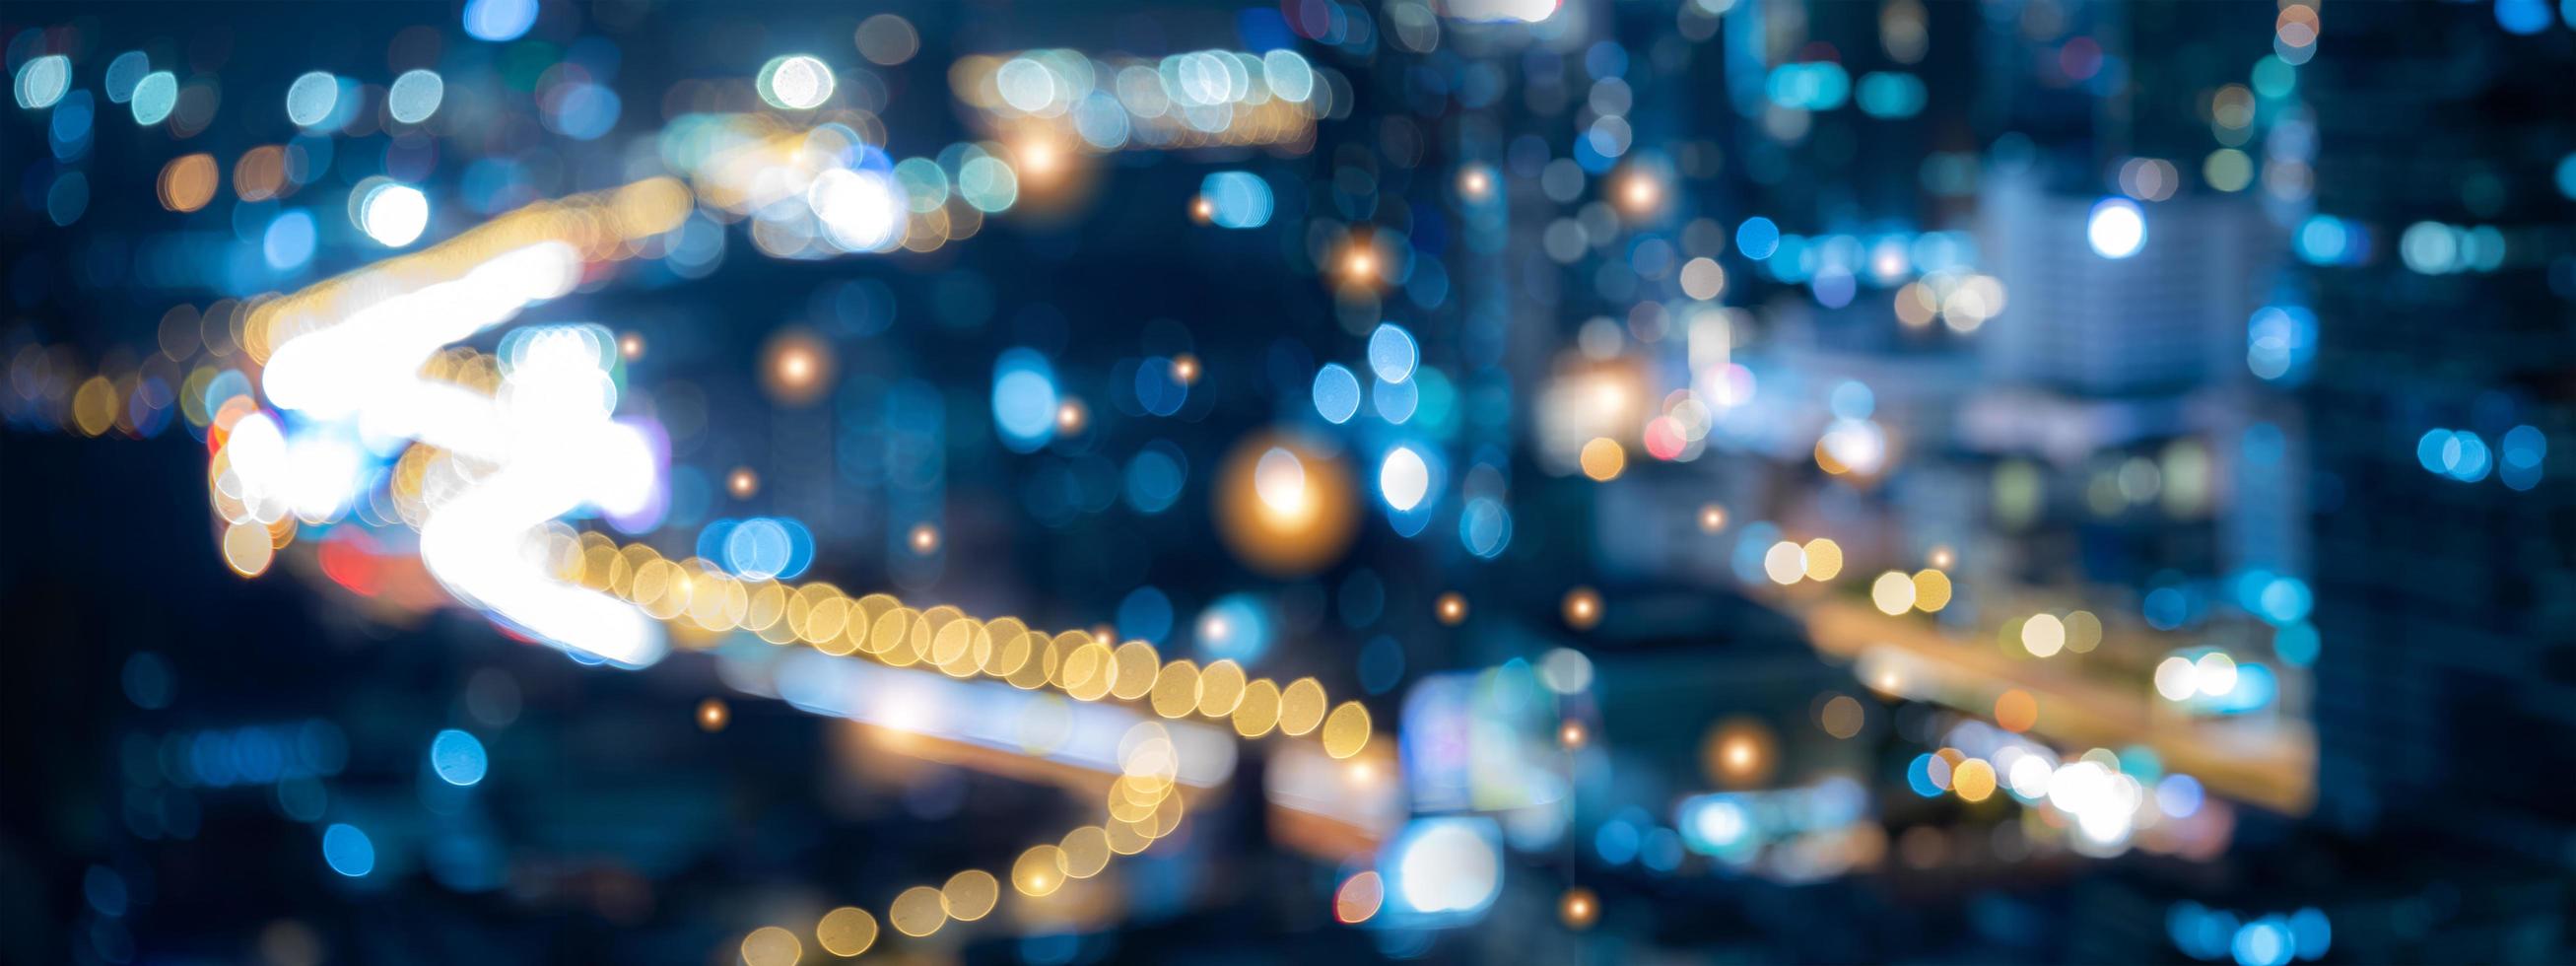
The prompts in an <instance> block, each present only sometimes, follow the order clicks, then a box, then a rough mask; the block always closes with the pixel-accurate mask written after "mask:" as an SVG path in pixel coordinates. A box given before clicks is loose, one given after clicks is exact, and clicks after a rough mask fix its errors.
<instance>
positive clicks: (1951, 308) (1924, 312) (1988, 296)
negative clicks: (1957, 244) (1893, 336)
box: [1895, 271, 2006, 333]
mask: <svg viewBox="0 0 2576 966" xmlns="http://www.w3.org/2000/svg"><path fill="white" fill-rule="evenodd" d="M1895 298H1896V321H1897V322H1898V323H1899V324H1902V325H1903V326H1905V327H1906V328H1909V329H1922V328H1925V327H1928V326H1930V325H1931V324H1932V323H1933V322H1935V321H1938V322H1940V323H1941V324H1942V325H1944V326H1947V327H1949V329H1950V331H1952V332H1960V333H1967V332H1974V331H1977V328H1978V327H1979V326H1982V325H1985V324H1986V320H1988V319H1991V318H1994V317H1995V316H1997V315H2001V314H2003V311H2004V306H2005V304H2006V299H2005V292H2004V285H2003V282H2002V281H2000V280H1998V279H1996V278H1995V277H1994V276H1992V275H1979V274H1974V273H1963V272H1956V271H1936V272H1930V273H1926V274H1925V275H1924V276H1923V277H1922V278H1919V279H1916V280H1914V281H1911V282H1907V283H1905V284H1904V285H1902V286H1899V287H1898V288H1897V289H1896V296H1895Z"/></svg>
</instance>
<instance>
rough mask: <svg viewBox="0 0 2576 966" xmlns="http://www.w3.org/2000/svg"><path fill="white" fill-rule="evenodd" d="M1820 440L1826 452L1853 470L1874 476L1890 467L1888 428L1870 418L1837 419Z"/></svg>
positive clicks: (1826, 429)
mask: <svg viewBox="0 0 2576 966" xmlns="http://www.w3.org/2000/svg"><path fill="white" fill-rule="evenodd" d="M1817 442H1819V443H1822V444H1824V449H1825V455H1827V456H1830V457H1833V459H1834V462H1837V463H1840V464H1842V465H1843V467H1844V468H1845V469H1848V470H1850V471H1851V472H1854V473H1858V474H1860V475H1862V476H1875V475H1877V474H1878V471H1880V470H1883V469H1886V468H1887V431H1886V430H1882V429H1880V428H1878V424H1877V423H1874V422H1870V421H1869V420H1866V419H1837V420H1834V421H1833V423H1832V425H1829V426H1827V427H1826V428H1825V435H1824V436H1823V438H1821V439H1819V440H1817Z"/></svg>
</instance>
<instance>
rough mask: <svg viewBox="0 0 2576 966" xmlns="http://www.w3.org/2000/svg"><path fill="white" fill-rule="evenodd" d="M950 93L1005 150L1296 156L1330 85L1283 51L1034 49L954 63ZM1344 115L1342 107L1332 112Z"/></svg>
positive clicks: (1326, 105) (1326, 107)
mask: <svg viewBox="0 0 2576 966" xmlns="http://www.w3.org/2000/svg"><path fill="white" fill-rule="evenodd" d="M948 78H949V86H950V88H951V89H952V90H954V91H955V92H956V94H957V97H958V99H960V100H962V101H965V102H966V103H967V104H968V105H969V106H971V107H974V108H976V109H977V111H978V113H979V116H980V117H981V118H982V119H983V120H984V121H985V122H986V123H987V124H988V125H989V126H990V127H991V129H992V131H993V133H994V134H995V135H997V136H999V137H1000V138H1001V139H1002V140H1004V141H1005V142H1008V143H1014V144H1019V143H1030V142H1035V143H1045V144H1051V145H1054V146H1056V147H1057V148H1058V149H1061V150H1077V151H1083V152H1086V153H1095V154H1096V153H1103V152H1109V151H1118V150H1123V149H1128V148H1144V149H1179V148H1195V147H1217V146H1227V145H1270V146H1276V147H1280V148H1285V149H1292V150H1302V149H1304V148H1305V147H1306V146H1307V145H1309V144H1311V143H1312V142H1313V140H1314V133H1315V121H1316V120H1317V119H1318V118H1323V117H1329V116H1333V115H1334V113H1335V110H1336V103H1335V100H1334V96H1333V91H1334V89H1335V85H1336V81H1335V79H1334V78H1332V77H1330V76H1329V75H1327V74H1325V73H1324V72H1322V71H1319V70H1317V69H1316V68H1315V67H1314V66H1313V65H1311V64H1309V63H1307V61H1306V58H1304V57H1303V56H1300V55H1299V54H1298V53H1297V52H1295V51H1292V50H1274V51H1270V52H1269V53H1266V54H1251V53H1244V52H1239V51H1224V50H1202V51H1193V52H1190V53H1183V54H1174V55H1171V56H1169V57H1164V58H1161V59H1159V60H1146V59H1140V58H1131V57H1107V58H1102V59H1093V58H1091V57H1089V56H1087V55H1084V54H1082V53H1080V52H1078V51H1071V50H1033V51H1026V52H1022V53H1017V54H979V55H974V56H969V57H961V58H959V59H958V60H957V62H956V64H955V65H954V66H952V67H950V68H949V73H948ZM1339 109H1340V110H1345V111H1346V110H1348V105H1347V104H1343V105H1340V108H1339Z"/></svg>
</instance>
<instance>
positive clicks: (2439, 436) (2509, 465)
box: [2415, 425, 2549, 490]
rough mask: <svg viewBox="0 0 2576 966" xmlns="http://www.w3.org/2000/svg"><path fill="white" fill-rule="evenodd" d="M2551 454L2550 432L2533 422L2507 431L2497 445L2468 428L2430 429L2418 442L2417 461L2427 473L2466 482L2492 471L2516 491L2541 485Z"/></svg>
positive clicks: (2483, 477) (2480, 478)
mask: <svg viewBox="0 0 2576 966" xmlns="http://www.w3.org/2000/svg"><path fill="white" fill-rule="evenodd" d="M2548 456H2549V437H2548V435H2547V434H2545V433H2542V432H2541V431H2540V429H2539V427H2536V426H2531V425H2520V426H2515V427H2513V428H2512V429H2508V430H2505V431H2504V432H2503V433H2502V434H2500V435H2499V436H2498V437H2497V438H2496V443H2495V444H2494V445H2493V446H2490V445H2488V443H2487V441H2486V437H2485V436H2482V435H2479V434H2478V433H2477V432H2476V431H2474V430H2467V429H2440V428H2436V429H2429V430H2426V431H2425V432H2424V435H2423V436H2422V437H2420V438H2418V439H2417V440H2416V442H2415V461H2416V463H2418V464H2419V465H2421V466H2423V467H2424V471H2425V472H2428V473H2432V474H2434V475H2437V476H2443V477H2447V478H2450V479H2453V480H2457V481H2459V482H2462V483H2476V482H2479V481H2481V480H2484V479H2486V478H2487V477H2488V476H2489V475H2490V474H2492V475H2494V476H2495V477H2496V478H2497V479H2499V480H2501V481H2503V482H2504V485H2505V486H2507V487H2510V488H2512V489H2515V490H2529V489H2531V488H2532V487H2534V486H2538V485H2539V484H2540V477H2541V473H2542V470H2541V467H2542V466H2543V465H2544V463H2545V461H2546V460H2547V458H2548Z"/></svg>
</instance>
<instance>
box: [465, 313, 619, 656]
mask: <svg viewBox="0 0 2576 966" xmlns="http://www.w3.org/2000/svg"><path fill="white" fill-rule="evenodd" d="M514 335H526V336H528V338H526V339H525V341H523V342H521V343H520V344H519V346H518V348H519V349H520V350H521V351H519V352H517V353H512V354H508V355H507V356H505V358H504V359H503V361H502V368H503V375H502V380H501V391H500V393H499V395H498V396H497V397H495V398H494V399H493V400H492V402H491V404H490V405H491V407H492V416H493V417H494V418H493V423H494V424H495V425H496V426H497V427H498V428H500V429H501V430H502V432H503V434H504V438H502V439H500V440H494V441H489V442H491V443H494V444H497V446H498V449H499V450H500V452H501V454H502V455H501V458H500V459H499V460H498V461H497V462H498V463H499V469H497V470H496V471H494V472H493V473H492V474H490V475H488V476H485V477H483V478H481V479H480V480H478V481H476V483H475V484H474V485H472V486H469V487H467V488H466V489H464V490H463V491H462V492H460V493H458V494H457V495H455V496H454V497H452V498H450V499H449V500H448V501H447V502H446V503H444V504H442V505H439V506H436V507H434V508H432V509H431V511H430V514H429V518H428V519H427V520H426V521H424V522H423V523H422V524H421V528H420V555H421V560H422V562H423V563H425V564H427V565H428V567H429V572H430V574H431V575H432V576H434V577H437V578H438V580H439V582H440V583H441V584H444V585H446V587H447V588H448V590H449V591H450V592H453V593H455V594H456V595H457V596H459V597H461V598H464V599H466V600H468V601H470V602H473V603H476V604H479V605H481V606H483V607H486V608H489V609H490V610H491V611H492V612H493V613H494V614H495V615H496V616H497V617H499V618H501V619H502V620H504V621H507V622H509V623H511V624H513V625H516V626H518V627H519V628H521V629H523V630H526V631H527V632H529V633H530V634H532V635H534V636H537V637H540V638H543V639H546V640H549V641H554V642H556V643H559V644H562V645H564V646H566V647H570V648H573V649H575V650H579V651H582V652H584V653H588V654H591V655H594V656H597V657H600V658H605V659H607V660H611V661H616V662H618V663H620V664H626V665H640V664H646V663H650V662H651V661H653V660H654V659H657V658H659V657H660V656H661V649H662V640H661V629H660V628H659V626H657V625H655V624H654V623H653V622H652V620H651V619H650V618H649V617H647V616H646V615H645V614H644V612H643V611H642V610H641V609H639V608H637V607H635V605H633V604H629V603H627V602H625V601H623V600H619V599H618V598H616V597H613V596H610V595H608V594H604V593H600V592H598V591H593V590H590V589H588V588H585V587H582V586H580V585H578V584H574V583H570V582H567V581H564V580H562V579H561V578H559V577H558V576H556V575H555V574H554V573H552V572H551V571H552V568H551V567H549V565H548V560H547V548H548V544H549V542H550V541H549V539H548V535H547V531H546V529H545V524H546V523H548V522H550V521H553V520H554V519H556V518H557V517H561V516H563V515H564V514H567V513H570V512H572V511H574V510H576V509H579V508H581V507H582V506H584V505H597V506H600V507H601V508H602V509H606V510H608V511H609V512H610V513H631V512H634V511H635V510H637V509H640V505H641V503H642V497H643V496H645V495H648V494H649V492H650V484H651V481H652V478H653V465H654V464H653V455H652V453H651V451H650V449H649V448H647V447H646V446H645V444H644V441H643V439H642V438H641V437H640V436H639V435H637V434H636V433H635V432H634V431H633V430H631V429H629V428H627V427H623V426H620V425H618V424H616V423H614V422H611V421H610V419H609V416H610V415H611V413H612V412H613V411H614V409H615V408H616V401H617V393H616V385H615V383H614V382H613V381H612V380H611V379H610V377H609V372H608V368H607V364H606V363H605V362H603V361H602V360H603V359H605V358H608V354H607V352H605V351H603V350H605V349H606V347H608V346H610V345H612V344H613V340H612V339H610V338H609V336H608V334H607V331H606V330H604V329H600V328H599V327H597V326H554V327H546V328H541V329H533V330H525V331H524V332H522V333H514ZM639 477H640V479H641V481H642V482H643V483H644V486H642V487H639V486H637V482H638V479H639Z"/></svg>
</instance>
